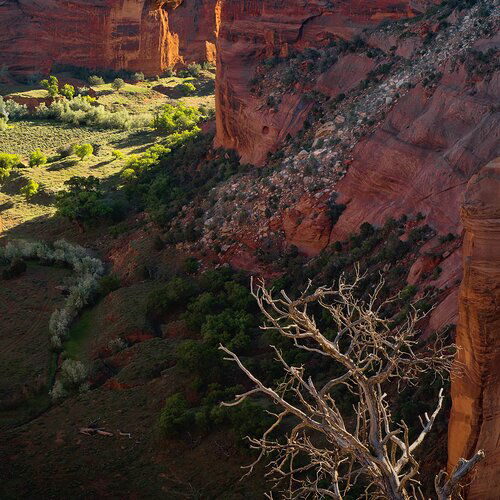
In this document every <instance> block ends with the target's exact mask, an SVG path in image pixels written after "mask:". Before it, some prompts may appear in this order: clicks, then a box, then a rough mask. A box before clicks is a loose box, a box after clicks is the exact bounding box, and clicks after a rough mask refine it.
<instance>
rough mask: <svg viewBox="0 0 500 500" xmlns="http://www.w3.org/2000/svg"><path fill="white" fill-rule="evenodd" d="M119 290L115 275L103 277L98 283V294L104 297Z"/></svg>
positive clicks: (117, 278) (117, 279) (118, 282)
mask: <svg viewBox="0 0 500 500" xmlns="http://www.w3.org/2000/svg"><path fill="white" fill-rule="evenodd" d="M119 288H120V278H119V277H118V276H117V275H116V274H108V275H107V276H103V277H102V278H101V279H100V281H99V293H100V294H101V295H102V296H103V297H105V296H106V295H108V294H109V293H111V292H114V291H115V290H118V289H119Z"/></svg>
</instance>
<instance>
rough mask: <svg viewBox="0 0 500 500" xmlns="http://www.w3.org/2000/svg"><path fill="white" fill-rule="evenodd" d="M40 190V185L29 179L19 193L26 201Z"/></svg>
mask: <svg viewBox="0 0 500 500" xmlns="http://www.w3.org/2000/svg"><path fill="white" fill-rule="evenodd" d="M39 188H40V184H38V182H36V181H34V180H33V179H30V180H29V181H28V182H27V183H26V185H24V186H23V187H22V188H21V189H20V190H19V192H20V193H21V194H22V195H23V196H24V197H25V198H26V199H27V200H29V199H30V198H31V197H32V196H35V194H37V193H38V189H39Z"/></svg>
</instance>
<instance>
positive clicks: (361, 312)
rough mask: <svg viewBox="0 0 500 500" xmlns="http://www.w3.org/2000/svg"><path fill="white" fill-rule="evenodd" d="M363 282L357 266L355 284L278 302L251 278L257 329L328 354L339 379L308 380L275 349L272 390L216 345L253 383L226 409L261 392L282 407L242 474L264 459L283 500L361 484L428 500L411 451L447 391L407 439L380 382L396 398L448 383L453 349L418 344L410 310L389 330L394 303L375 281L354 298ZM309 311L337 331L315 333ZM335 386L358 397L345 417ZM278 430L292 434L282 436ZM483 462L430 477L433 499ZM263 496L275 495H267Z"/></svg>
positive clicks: (376, 493) (370, 492)
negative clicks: (421, 386)
mask: <svg viewBox="0 0 500 500" xmlns="http://www.w3.org/2000/svg"><path fill="white" fill-rule="evenodd" d="M363 278H364V275H362V274H361V273H360V271H359V268H356V274H355V278H354V280H353V282H352V283H349V282H347V280H346V278H345V276H342V277H341V278H340V279H339V282H338V284H337V286H336V287H335V288H329V287H320V288H318V289H316V290H314V291H311V288H312V284H311V283H309V284H308V286H307V288H306V290H305V291H304V292H303V293H302V294H301V295H300V297H299V298H298V299H296V300H292V299H291V298H290V297H289V296H288V295H287V294H286V293H285V292H284V291H282V292H281V293H280V294H279V296H278V297H274V296H273V293H272V291H271V290H268V289H267V288H266V286H265V283H264V281H262V280H258V281H257V282H256V281H254V280H252V284H251V293H252V295H253V297H254V298H255V299H256V301H257V304H258V305H259V308H260V310H261V311H262V313H263V315H264V317H265V319H266V324H265V325H263V326H262V327H261V328H262V329H263V330H270V331H274V332H277V333H279V334H280V335H281V336H282V337H285V338H288V339H290V341H291V342H292V343H293V345H294V346H295V347H296V348H297V349H300V350H303V351H306V352H309V353H314V354H318V355H321V356H323V357H327V358H329V359H330V360H331V362H332V366H333V365H334V366H336V367H337V368H338V370H337V372H336V373H337V374H338V373H342V374H341V375H338V376H336V377H335V378H332V379H330V380H328V381H326V382H325V381H324V380H323V382H322V384H321V385H319V384H318V387H319V389H318V387H317V386H316V383H315V381H314V380H313V379H312V377H311V376H306V372H307V370H306V368H305V367H304V366H291V365H290V364H288V363H287V361H286V360H285V358H284V356H283V355H282V353H281V352H280V351H279V350H278V349H276V348H275V347H273V348H274V350H275V353H276V361H277V362H278V363H279V364H280V365H281V367H282V369H283V371H284V373H285V378H284V380H283V381H282V382H281V383H280V384H278V385H277V387H276V388H272V387H267V386H266V385H265V384H264V383H263V382H262V381H261V380H260V379H259V378H258V377H256V376H255V375H254V374H253V373H252V372H251V371H250V370H249V369H248V368H246V367H245V365H244V364H243V362H242V361H241V360H240V358H239V357H238V356H237V355H236V354H234V353H233V352H231V351H230V350H228V349H227V348H225V347H224V346H222V345H221V346H220V349H221V350H222V351H223V352H224V353H225V354H226V357H225V358H224V359H226V360H228V361H231V362H234V363H236V365H237V366H238V367H239V368H240V370H241V371H242V372H243V373H245V375H246V376H247V377H248V378H249V379H250V380H251V381H252V383H253V384H254V388H253V389H251V390H249V391H247V392H245V393H242V394H239V395H237V396H236V397H235V400H234V401H233V402H232V403H223V404H224V405H225V406H234V405H237V404H240V403H241V402H243V401H244V400H245V399H247V398H249V397H253V396H256V395H259V394H260V395H264V396H266V397H268V398H270V399H271V400H272V401H273V402H274V404H275V405H276V406H278V407H279V408H280V409H281V410H280V412H279V413H275V414H272V415H273V417H274V418H275V421H274V423H273V424H272V425H271V426H270V427H269V428H268V430H267V431H266V432H265V433H264V435H263V436H262V438H260V439H255V438H248V439H249V442H250V445H251V447H253V448H255V449H257V450H259V451H260V454H259V457H258V458H257V460H256V461H255V462H254V463H253V464H251V465H250V466H248V473H250V472H251V471H252V470H253V469H254V467H255V465H256V464H257V463H258V462H259V461H261V460H262V459H264V458H265V457H267V458H268V459H269V471H268V473H267V474H266V476H267V477H268V478H270V479H272V480H273V481H274V485H275V490H276V491H279V492H280V494H281V495H282V496H284V497H285V498H290V499H291V498H301V499H302V498H334V499H342V498H343V496H345V495H346V494H347V493H348V491H349V490H350V489H351V488H352V486H353V485H354V484H356V482H358V481H360V480H362V481H363V484H364V485H366V489H365V495H366V498H368V497H369V498H385V499H387V498H389V499H391V500H406V499H409V498H421V499H423V498H424V497H423V494H422V492H421V490H420V487H419V482H418V474H419V468H420V465H419V463H418V461H417V459H416V458H415V451H416V450H417V449H418V448H419V447H420V446H421V444H422V443H423V442H424V440H425V438H426V437H427V436H428V434H429V433H430V431H431V429H432V427H433V425H434V422H435V420H436V417H437V415H438V414H439V412H440V410H441V408H442V405H443V400H444V395H443V390H442V389H441V391H440V392H439V396H438V402H437V406H436V409H435V410H434V412H433V413H432V414H431V415H430V416H429V415H428V414H427V413H426V414H425V415H424V416H423V417H421V418H420V421H421V424H422V430H421V431H420V433H419V434H418V436H417V437H416V438H415V439H414V440H411V439H410V431H409V429H408V426H407V424H406V423H405V422H404V421H401V422H394V420H393V418H392V414H391V411H390V404H389V396H388V393H389V394H390V393H391V391H390V390H389V391H387V390H384V385H387V387H390V386H392V387H393V390H392V393H394V392H395V391H394V387H396V388H398V387H399V386H400V385H408V384H410V385H411V384H416V383H417V382H418V380H419V379H420V378H421V376H422V374H424V373H434V374H437V375H438V376H441V377H446V376H447V375H448V374H449V372H450V370H451V367H452V362H453V358H454V355H455V348H454V346H450V345H447V344H446V343H445V342H444V340H443V339H442V338H441V337H439V336H438V337H437V339H436V341H435V342H434V344H433V345H432V346H430V347H427V348H425V349H423V348H421V347H419V345H418V339H419V336H418V333H419V332H418V327H417V326H418V324H419V322H420V321H421V319H422V318H423V316H424V315H422V314H420V313H419V311H418V310H417V308H415V307H412V308H411V310H410V312H409V314H408V315H407V317H406V319H405V321H403V322H402V323H400V324H398V325H395V324H394V322H393V321H392V320H391V318H387V317H385V316H384V314H383V311H384V310H385V309H386V308H387V306H388V305H390V304H393V303H394V301H395V300H396V297H390V298H388V299H384V298H383V297H382V292H383V289H384V281H383V280H382V279H381V281H380V282H379V283H378V284H377V285H376V286H375V287H374V290H373V292H372V293H371V294H370V295H369V297H368V300H367V301H362V300H360V299H359V298H358V296H357V293H356V292H357V289H358V288H359V286H360V285H361V282H362V280H363ZM313 305H314V307H319V308H321V309H323V311H324V312H325V313H326V314H327V315H329V317H330V319H331V320H332V322H333V324H334V325H335V332H334V333H333V335H331V334H328V335H327V334H325V333H323V332H321V331H320V328H319V327H318V325H317V323H316V320H315V318H314V316H313V315H312V314H311V313H310V312H309V310H310V309H311V308H312V306H313ZM340 386H345V387H346V389H347V390H348V391H349V394H351V395H352V397H354V398H356V400H357V402H356V404H355V405H354V407H353V412H351V413H349V412H346V414H343V413H342V411H341V410H340V408H342V406H339V402H337V401H336V399H335V394H336V393H337V388H338V387H340ZM353 417H354V419H353ZM290 426H291V428H290ZM283 429H289V430H288V431H285V432H284V436H283ZM280 430H281V432H280ZM482 456H484V454H482V452H478V454H476V456H475V457H474V458H473V459H471V460H469V461H465V460H462V461H461V462H460V464H459V466H458V467H457V469H456V470H455V471H454V472H453V473H452V474H451V476H450V478H447V476H446V474H445V473H444V472H441V473H440V475H438V477H437V478H436V492H437V494H438V497H439V499H445V498H446V499H448V498H451V496H450V495H451V494H452V493H453V491H454V489H456V488H457V487H458V485H459V484H460V481H461V480H462V479H463V478H464V477H465V476H466V475H467V474H469V473H470V471H471V470H472V469H473V468H474V466H475V465H476V463H477V462H478V461H479V460H480V459H481V457H482ZM443 495H444V496H443ZM446 495H448V496H446ZM268 497H269V498H273V496H272V492H271V493H270V494H269V495H268Z"/></svg>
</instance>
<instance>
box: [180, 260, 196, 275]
mask: <svg viewBox="0 0 500 500" xmlns="http://www.w3.org/2000/svg"><path fill="white" fill-rule="evenodd" d="M183 267H184V271H185V272H186V273H188V274H195V273H197V272H198V270H199V269H200V263H199V262H198V259H197V258H196V257H188V258H187V259H186V260H185V261H184V263H183Z"/></svg>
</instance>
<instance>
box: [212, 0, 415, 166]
mask: <svg viewBox="0 0 500 500" xmlns="http://www.w3.org/2000/svg"><path fill="white" fill-rule="evenodd" d="M420 3H423V2H420ZM412 12H413V10H412V7H410V4H409V2H408V1H404V0H378V1H374V2H369V5H367V2H366V1H364V0H342V1H338V2H334V3H331V2H324V1H322V0H312V1H309V2H299V1H292V0H291V1H288V2H283V1H281V0H260V1H257V0H254V1H250V2H241V1H240V0H225V2H224V4H223V11H222V20H221V30H220V36H219V40H218V78H217V137H216V143H217V145H219V146H224V147H226V148H229V149H236V150H237V151H238V152H239V153H240V154H241V156H242V161H243V162H250V163H254V164H261V163H263V161H264V159H265V157H266V155H267V153H268V152H269V151H272V150H274V149H276V147H277V146H278V145H279V144H280V143H281V142H282V141H283V139H284V138H285V137H286V135H287V134H288V133H290V134H292V135H293V134H294V133H295V132H297V130H298V129H300V128H301V127H302V124H303V122H304V120H305V118H306V116H307V113H308V112H309V110H310V105H309V104H307V103H305V102H304V101H303V100H302V99H301V98H300V97H298V96H297V95H290V96H285V98H284V99H283V102H282V103H281V105H280V108H279V111H278V112H275V111H274V110H269V109H267V108H266V107H265V106H264V105H263V104H264V100H263V99H262V98H258V97H256V96H255V95H252V94H251V93H250V85H249V82H250V80H251V79H252V77H253V74H254V71H255V67H256V65H257V64H258V62H259V61H261V60H262V59H264V58H266V57H270V56H272V55H275V54H281V55H286V54H287V53H288V50H289V49H290V48H292V47H298V48H304V47H308V46H314V47H317V46H320V45H322V44H323V43H325V42H327V41H328V40H329V39H331V38H332V37H342V38H346V39H351V38H352V37H354V36H355V35H357V34H359V33H360V32H361V31H362V30H363V29H364V28H366V27H369V26H373V25H375V24H377V23H379V22H380V21H381V20H383V19H385V18H400V17H403V16H408V15H412ZM367 71H369V69H367Z"/></svg>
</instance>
